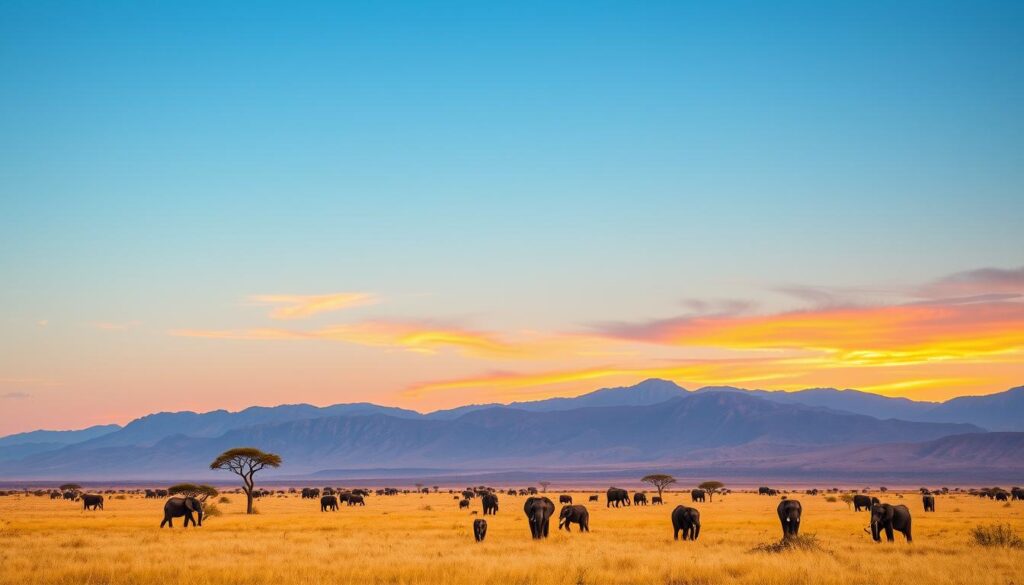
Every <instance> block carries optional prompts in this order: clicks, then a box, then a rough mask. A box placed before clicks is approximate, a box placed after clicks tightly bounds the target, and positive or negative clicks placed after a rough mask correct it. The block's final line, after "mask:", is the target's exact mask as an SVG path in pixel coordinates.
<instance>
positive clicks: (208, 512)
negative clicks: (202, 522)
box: [203, 502, 224, 518]
mask: <svg viewBox="0 0 1024 585" xmlns="http://www.w3.org/2000/svg"><path fill="white" fill-rule="evenodd" d="M223 515H224V512H221V511H220V508H218V507H217V504H214V503H212V502H211V503H209V504H206V505H205V506H203V518H216V517H217V516H223Z"/></svg>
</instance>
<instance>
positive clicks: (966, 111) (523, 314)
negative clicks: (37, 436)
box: [0, 1, 1024, 421]
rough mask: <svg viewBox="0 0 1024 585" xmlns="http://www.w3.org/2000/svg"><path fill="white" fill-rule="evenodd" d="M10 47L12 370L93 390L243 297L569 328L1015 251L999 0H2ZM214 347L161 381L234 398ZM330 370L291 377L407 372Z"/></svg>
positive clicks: (2, 86)
mask: <svg viewBox="0 0 1024 585" xmlns="http://www.w3.org/2000/svg"><path fill="white" fill-rule="evenodd" d="M710 4H713V5H710ZM0 77H2V81H0V269H2V272H3V274H4V278H3V285H2V286H0V304H2V306H3V307H4V314H3V315H0V319H2V321H0V322H2V323H4V330H5V332H4V333H3V334H2V335H0V350H2V351H0V353H2V354H5V356H6V357H0V379H5V380H8V381H9V382H7V384H8V386H10V389H7V391H8V392H9V393H25V394H28V395H31V396H42V395H45V393H46V392H48V390H45V389H34V388H29V389H28V390H25V389H24V387H25V385H26V384H29V385H31V384H35V383H36V382H25V380H48V381H49V382H47V383H52V384H55V385H56V386H54V387H57V386H59V387H60V388H62V389H64V390H61V391H62V392H72V391H73V390H74V389H91V390H95V389H98V388H104V389H106V388H112V387H115V386H118V384H117V383H115V382H113V381H112V378H111V377H112V376H114V374H113V373H112V372H113V368H114V365H113V364H116V363H117V362H118V360H119V359H131V360H133V361H135V362H137V363H139V364H143V365H144V366H145V367H143V366H140V372H139V373H138V377H137V379H133V380H132V384H131V385H130V386H131V387H132V388H138V387H140V386H143V387H144V386H146V385H147V384H148V383H149V380H147V377H146V374H145V372H146V371H150V372H157V371H159V372H162V371H165V370H167V369H168V368H173V366H172V365H170V363H171V362H173V360H170V358H168V357H167V356H169V355H177V354H176V352H178V351H184V352H185V353H186V354H188V350H187V349H182V348H181V347H179V345H178V344H181V343H184V342H186V341H190V340H188V339H185V340H183V339H180V338H177V337H175V336H169V335H167V332H168V331H174V330H179V329H204V330H207V329H209V330H225V329H232V330H236V329H241V328H250V327H254V326H256V325H254V324H253V321H254V316H253V313H252V311H250V310H247V309H246V308H245V306H246V303H245V299H248V298H249V297H251V296H252V295H259V294H269V293H280V294H304V295H312V294H326V293H335V292H341V291H372V292H373V293H374V294H375V295H378V296H379V297H381V299H382V301H381V302H380V303H378V304H375V305H374V308H372V309H369V310H370V311H371V314H370V315H369V317H371V318H375V319H380V320H391V321H394V320H417V321H420V322H423V321H427V322H430V323H432V324H434V325H437V326H440V325H439V324H443V325H445V326H448V325H451V324H452V323H457V324H459V325H460V326H463V327H466V328H473V329H476V330H479V329H485V328H486V329H500V330H513V329H514V330H517V331H519V330H530V331H537V330H546V331H547V330H557V331H559V332H565V331H569V332H578V331H583V330H588V328H589V327H591V326H592V324H594V323H601V322H608V321H643V320H648V319H657V318H665V317H671V316H673V315H674V314H676V313H679V312H680V311H681V310H682V309H680V303H685V302H689V300H692V299H703V300H702V301H701V302H708V303H712V304H713V303H715V302H719V301H721V300H722V299H742V300H744V302H749V304H750V305H752V306H756V307H758V309H757V310H759V311H762V312H772V311H785V310H790V309H793V308H794V306H795V305H794V299H793V298H792V296H787V295H785V294H780V293H779V292H778V289H779V288H782V287H790V286H797V285H800V286H806V285H815V286H824V287H831V288H833V289H844V290H845V289H849V288H879V287H880V288H884V289H886V290H889V289H899V290H905V289H906V288H908V287H914V286H917V285H919V284H921V283H927V282H933V281H936V280H938V279H942V278H943V277H944V276H946V275H949V274H954V273H960V272H963V271H970V270H974V269H978V268H984V267H999V268H1003V269H1013V268H1015V267H1017V266H1020V265H1021V264H1024V254H1022V253H1021V251H1022V250H1024V237H1022V236H1021V229H1020V226H1021V219H1022V218H1024V194H1022V185H1024V177H1022V173H1024V170H1022V169H1024V160H1022V152H1024V150H1022V146H1024V115H1022V114H1024V112H1022V107H1024V106H1022V104H1024V99H1022V98H1024V95H1022V89H1024V7H1022V6H1021V5H1020V4H1018V3H1014V2H895V3H892V2H885V3H882V2H857V3H816V2H721V3H686V2H671V3H643V4H638V3H626V2H589V3H558V4H554V3H528V2H517V3H509V4H507V5H504V6H501V5H496V4H494V3H469V2H467V3H433V2H419V3H387V4H386V5H385V4H384V3H373V2H362V3H333V2H322V3H289V4H288V5H283V4H280V3H269V2H250V3H236V4H218V5H213V4H212V3H199V2H193V3H188V2H173V3H170V2H168V3H159V2H144V3H136V2H104V3H90V2H73V3H72V2H11V1H4V2H2V3H0ZM240 306H241V308H240ZM41 322H45V323H46V325H45V326H41V325H40V323H41ZM89 323H108V324H126V323H132V324H138V325H137V326H136V325H132V327H131V329H132V330H133V333H132V335H134V336H136V337H135V338H133V339H132V340H131V341H130V342H126V341H124V340H118V341H112V340H111V339H110V338H109V336H107V337H102V338H100V339H93V338H92V337H90V336H91V335H93V334H94V331H92V330H91V329H90V328H89V327H88V326H84V325H83V324H89ZM61 327H63V328H64V329H63V330H61V332H60V333H56V332H54V329H58V328H61ZM40 329H46V331H40ZM122 344H123V345H122ZM211 351H212V350H211ZM291 351H293V350H284V351H278V350H276V349H275V350H274V351H272V352H269V351H268V355H269V356H272V357H273V358H274V359H277V360H280V361H281V362H282V364H283V365H282V368H285V367H292V368H296V367H303V368H305V367H308V366H309V365H310V364H311V363H312V364H319V363H321V361H318V360H326V361H327V362H330V363H335V362H337V363H342V364H348V365H355V364H365V363H367V360H370V361H372V362H373V363H379V366H378V367H379V368H380V370H381V371H388V370H391V369H393V368H394V365H393V364H394V360H396V359H406V358H404V357H402V358H396V357H395V355H394V353H393V352H389V351H387V350H384V352H383V353H382V354H381V355H378V356H366V355H362V354H359V355H352V351H351V350H350V349H348V348H345V347H339V348H331V349H330V350H322V349H319V348H317V349H311V350H309V351H310V352H312V353H315V354H316V355H315V357H311V356H309V355H305V354H304V355H303V356H300V357H295V356H292V355H291V353H290V352H291ZM91 352H92V353H94V354H95V355H93V356H92V357H93V358H94V359H95V360H98V361H101V362H104V363H106V364H107V365H105V366H103V367H100V368H98V370H100V371H102V375H101V374H97V373H95V372H93V371H92V370H91V369H89V367H87V365H86V364H84V363H74V361H73V360H71V361H70V362H69V358H68V357H67V356H68V354H73V353H79V354H83V353H84V354H86V355H88V354H90V353H91ZM135 352H139V353H135ZM333 352H337V353H333ZM188 355H189V357H187V358H182V360H183V361H182V362H180V363H178V362H173V363H174V364H176V366H177V367H178V368H188V367H191V366H190V365H194V361H192V360H194V359H196V358H195V357H194V356H192V355H191V354H188ZM114 356H118V358H117V359H115V358H114ZM238 359H239V361H240V362H241V358H238ZM658 359H668V358H662V357H659V358H658ZM169 360H170V361H169ZM293 360H295V361H293ZM438 360H441V361H444V360H447V362H445V363H446V365H445V366H444V367H440V366H434V365H431V366H423V367H424V368H425V370H424V371H423V372H421V373H420V377H425V378H431V377H433V376H436V375H441V377H442V378H447V377H459V376H461V375H463V374H466V373H469V372H470V371H471V370H474V368H475V369H476V370H479V371H493V370H497V369H500V370H502V371H505V367H504V366H502V367H497V366H492V365H489V364H477V365H472V364H462V365H459V364H455V363H448V362H454V361H455V360H454V358H453V357H452V356H440V357H438ZM602 365H606V364H602ZM232 367H237V368H239V369H240V370H241V369H242V368H243V365H242V364H241V363H239V364H237V365H236V366H232ZM360 367H361V366H360ZM403 367H404V366H403ZM522 367H524V368H525V369H529V368H530V367H531V366H522ZM535 367H540V366H539V364H538V365H536V366H535ZM147 368H149V369H148V370H147ZM225 368H227V370H228V373H226V374H224V377H223V378H217V379H216V380H214V379H211V378H205V377H197V378H195V379H189V378H182V379H180V380H178V382H179V383H180V384H181V385H182V386H189V387H192V386H195V387H197V388H201V389H202V390H201V392H202V393H203V396H204V397H209V396H211V394H212V395H213V396H214V399H212V402H214V403H218V404H220V403H225V404H228V405H233V406H238V405H240V402H241V401H242V400H243V396H244V393H243V392H241V391H240V390H239V391H238V392H237V396H233V395H231V393H230V392H229V391H228V390H225V389H224V388H225V386H230V387H242V386H245V385H246V384H248V381H247V378H246V377H245V376H244V375H242V373H241V371H239V372H238V373H237V375H231V374H230V372H232V371H233V370H231V369H230V367H229V366H225ZM409 368H410V370H411V371H416V367H414V366H409ZM460 368H461V369H460ZM198 369H201V370H202V369H204V368H198ZM108 370H109V371H108ZM204 371H206V370H204ZM345 371H349V370H345ZM448 371H450V372H451V373H450V375H442V373H443V372H448ZM378 373H379V372H378V370H371V371H370V372H367V373H364V374H365V376H367V377H372V375H376V374H378ZM337 376H338V373H337V372H333V371H332V372H331V373H330V374H324V377H323V378H322V379H321V378H317V379H315V380H310V384H311V386H315V387H317V388H321V389H323V388H331V390H330V392H331V394H330V395H329V396H328V395H327V394H324V392H327V391H326V390H321V391H318V392H319V393H316V392H314V393H313V394H312V395H311V397H310V398H309V400H310V401H319V402H323V401H342V400H343V399H345V398H347V397H352V398H365V397H367V396H368V397H369V398H377V399H380V400H381V401H389V400H390V401H391V402H396V403H397V402H401V400H402V399H401V398H400V396H401V394H400V392H401V391H402V389H403V388H405V387H407V386H408V385H409V384H412V383H413V381H412V378H410V380H389V381H388V382H387V383H383V382H382V383H380V384H377V385H374V384H366V383H364V382H365V381H364V380H362V379H360V380H361V382H360V384H359V385H360V387H364V386H365V387H367V388H370V389H367V390H365V392H363V393H362V394H360V392H357V391H355V390H350V389H349V388H348V385H347V384H346V382H345V379H339V378H338V377H337ZM414 377H415V376H414ZM11 380H13V382H10V381H11ZM1000 383H1001V382H1000ZM834 384H835V385H844V384H846V382H845V381H843V380H837V381H836V382H835V383H834ZM975 387H976V388H977V389H978V390H984V391H994V390H995V389H996V387H994V386H991V385H990V386H986V385H985V384H977V385H976V386H975ZM958 388H959V387H958ZM3 389H4V388H0V390H3ZM579 389H581V387H580V388H579ZM961 390H962V389H961ZM105 391H106V390H105ZM552 391H554V389H552ZM958 391H960V390H958ZM52 392H57V390H53V391H52ZM110 392H112V393H113V394H112V396H113V397H116V398H118V400H121V399H122V398H124V396H123V394H124V393H128V389H127V386H126V387H125V388H122V389H121V390H117V391H116V392H115V391H114V390H110ZM198 392H200V391H199V390H197V393H198ZM288 397H289V396H288V395H286V394H284V393H283V391H281V390H273V389H272V388H266V389H264V392H263V394H260V396H259V399H261V400H263V401H265V402H275V401H283V400H285V399H286V398H288ZM467 397H468V398H472V397H473V395H468V396H467V395H460V396H458V397H452V400H455V399H456V398H457V399H458V400H459V401H462V400H465V399H466V398H467ZM300 398H301V397H300ZM332 398H337V399H336V400H332ZM195 400H197V401H199V402H202V400H200V399H199V398H198V397H197V398H196V399H195ZM204 400H207V398H204ZM218 401H219V402H218ZM28 402H30V401H19V405H21V406H19V408H23V409H25V413H29V414H31V413H36V412H38V410H39V407H38V405H36V406H31V405H26V404H27V403H28ZM203 404H205V402H204V403H203ZM153 406H154V405H153V404H149V403H146V404H141V403H140V404H137V405H135V407H134V408H136V410H141V409H143V408H152V407H153ZM133 412H134V411H133ZM26 416H28V415H26ZM69 416H70V415H69ZM97 416H99V415H97ZM65 418H67V417H65ZM44 419H45V417H43V418H40V420H41V421H44ZM60 420H62V421H63V420H65V419H60Z"/></svg>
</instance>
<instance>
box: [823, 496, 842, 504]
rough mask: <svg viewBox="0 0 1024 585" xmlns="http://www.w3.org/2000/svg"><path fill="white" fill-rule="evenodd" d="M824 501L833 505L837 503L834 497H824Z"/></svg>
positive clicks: (837, 499)
mask: <svg viewBox="0 0 1024 585" xmlns="http://www.w3.org/2000/svg"><path fill="white" fill-rule="evenodd" d="M825 501H826V502H829V503H831V504H834V503H836V502H838V501H839V498H837V497H835V496H825Z"/></svg>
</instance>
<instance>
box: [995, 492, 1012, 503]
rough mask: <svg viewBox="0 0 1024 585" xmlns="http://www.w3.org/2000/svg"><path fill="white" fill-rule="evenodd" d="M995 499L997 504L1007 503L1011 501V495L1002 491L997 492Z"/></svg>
mask: <svg viewBox="0 0 1024 585" xmlns="http://www.w3.org/2000/svg"><path fill="white" fill-rule="evenodd" d="M995 498H996V501H997V502H1005V501H1007V500H1009V499H1010V494H1008V493H1006V492H1004V491H1002V490H1000V491H998V492H996V495H995Z"/></svg>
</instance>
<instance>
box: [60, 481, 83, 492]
mask: <svg viewBox="0 0 1024 585" xmlns="http://www.w3.org/2000/svg"><path fill="white" fill-rule="evenodd" d="M60 491H62V492H80V491H82V486H80V485H78V484H77V483H65V484H63V485H61V486H60Z"/></svg>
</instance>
